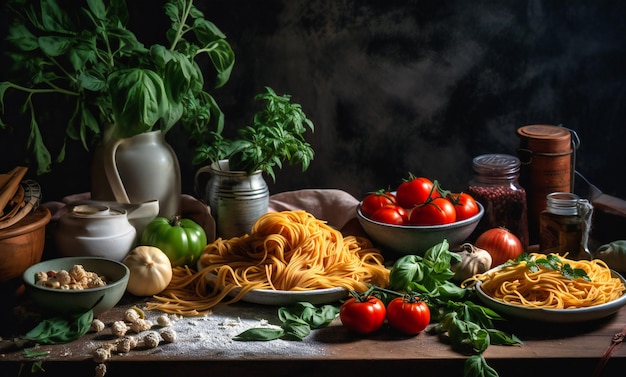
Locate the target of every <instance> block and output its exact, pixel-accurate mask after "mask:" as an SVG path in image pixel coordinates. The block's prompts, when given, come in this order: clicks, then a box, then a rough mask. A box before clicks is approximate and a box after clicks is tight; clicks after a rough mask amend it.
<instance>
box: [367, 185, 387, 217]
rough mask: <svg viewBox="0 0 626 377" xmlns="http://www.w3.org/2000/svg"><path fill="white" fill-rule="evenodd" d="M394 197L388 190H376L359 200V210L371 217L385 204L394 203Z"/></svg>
mask: <svg viewBox="0 0 626 377" xmlns="http://www.w3.org/2000/svg"><path fill="white" fill-rule="evenodd" d="M395 204H396V197H395V196H394V195H393V194H391V193H390V192H385V191H377V192H375V193H371V194H368V195H367V196H365V198H363V201H362V202H361V212H363V215H365V216H367V217H371V216H372V215H373V214H374V212H376V210H378V209H381V208H382V207H384V206H386V205H395Z"/></svg>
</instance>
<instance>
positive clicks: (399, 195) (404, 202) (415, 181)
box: [396, 175, 441, 208]
mask: <svg viewBox="0 0 626 377" xmlns="http://www.w3.org/2000/svg"><path fill="white" fill-rule="evenodd" d="M438 196H441V195H440V194H439V191H438V190H437V188H436V187H435V184H434V183H433V182H432V181H431V180H430V179H428V178H424V177H418V178H416V177H414V176H413V175H410V176H409V180H406V181H404V182H402V183H401V184H400V185H399V186H398V190H397V191H396V201H397V202H398V205H399V206H401V207H404V208H413V207H415V206H418V205H420V204H423V203H424V202H426V201H427V200H428V198H431V197H432V198H435V197H438Z"/></svg>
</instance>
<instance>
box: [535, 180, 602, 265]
mask: <svg viewBox="0 0 626 377" xmlns="http://www.w3.org/2000/svg"><path fill="white" fill-rule="evenodd" d="M546 205H547V207H546V209H545V210H544V211H543V212H542V213H541V218H540V228H539V230H540V242H539V250H540V251H541V252H542V253H546V254H547V253H556V254H560V255H564V254H566V253H567V255H568V258H571V259H590V256H591V253H590V252H589V249H588V248H587V240H588V235H589V227H590V222H591V216H592V213H593V206H592V205H591V203H589V201H588V200H586V199H580V198H579V197H578V196H577V195H576V194H572V193H569V192H553V193H551V194H548V195H547V196H546Z"/></svg>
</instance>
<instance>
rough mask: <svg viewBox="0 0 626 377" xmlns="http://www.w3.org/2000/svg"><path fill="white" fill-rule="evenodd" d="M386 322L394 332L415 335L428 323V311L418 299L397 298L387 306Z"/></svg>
mask: <svg viewBox="0 0 626 377" xmlns="http://www.w3.org/2000/svg"><path fill="white" fill-rule="evenodd" d="M387 322H388V323H389V326H391V327H393V328H394V329H396V330H400V331H402V332H403V333H405V334H411V335H416V334H419V333H420V332H422V331H423V330H424V329H425V328H426V326H428V324H429V323H430V309H429V308H428V305H427V304H426V303H425V302H424V301H422V300H420V299H419V298H415V297H410V296H408V297H407V296H405V297H397V298H394V299H393V300H391V302H389V304H388V305H387Z"/></svg>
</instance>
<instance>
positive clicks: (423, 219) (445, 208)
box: [409, 197, 456, 225]
mask: <svg viewBox="0 0 626 377" xmlns="http://www.w3.org/2000/svg"><path fill="white" fill-rule="evenodd" d="M455 221H456V210H455V209H454V205H453V204H452V202H451V201H449V200H448V199H446V198H442V197H438V198H435V199H432V200H428V201H427V202H426V203H424V204H422V205H420V206H417V207H415V208H414V209H413V211H412V212H411V217H410V218H409V223H410V224H412V225H442V224H450V223H453V222H455Z"/></svg>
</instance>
